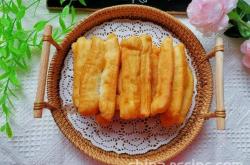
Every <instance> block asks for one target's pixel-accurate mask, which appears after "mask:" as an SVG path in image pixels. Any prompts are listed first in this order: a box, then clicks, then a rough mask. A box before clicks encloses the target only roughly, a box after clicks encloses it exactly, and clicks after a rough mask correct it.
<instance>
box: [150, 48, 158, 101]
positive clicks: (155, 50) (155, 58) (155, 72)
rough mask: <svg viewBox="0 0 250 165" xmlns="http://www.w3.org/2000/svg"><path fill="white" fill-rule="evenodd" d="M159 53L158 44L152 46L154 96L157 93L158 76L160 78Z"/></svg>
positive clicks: (152, 85) (152, 88) (152, 86)
mask: <svg viewBox="0 0 250 165" xmlns="http://www.w3.org/2000/svg"><path fill="white" fill-rule="evenodd" d="M159 53H160V48H158V47H157V46H155V45H153V47H152V54H151V56H150V62H151V91H152V97H154V96H155V93H156V86H157V78H158V76H157V75H158V60H159Z"/></svg>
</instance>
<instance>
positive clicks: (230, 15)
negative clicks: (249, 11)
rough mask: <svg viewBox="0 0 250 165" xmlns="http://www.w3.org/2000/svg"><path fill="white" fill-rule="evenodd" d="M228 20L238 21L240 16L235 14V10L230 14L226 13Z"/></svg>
mask: <svg viewBox="0 0 250 165" xmlns="http://www.w3.org/2000/svg"><path fill="white" fill-rule="evenodd" d="M228 16H229V19H230V20H233V21H240V20H241V18H240V15H239V14H238V13H237V11H236V10H232V11H231V12H230V13H228Z"/></svg>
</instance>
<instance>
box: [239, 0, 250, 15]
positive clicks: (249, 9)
mask: <svg viewBox="0 0 250 165" xmlns="http://www.w3.org/2000/svg"><path fill="white" fill-rule="evenodd" d="M237 8H240V9H241V10H242V12H243V13H244V14H250V5H249V4H248V3H246V2H245V1H244V0H239V1H238V4H237Z"/></svg>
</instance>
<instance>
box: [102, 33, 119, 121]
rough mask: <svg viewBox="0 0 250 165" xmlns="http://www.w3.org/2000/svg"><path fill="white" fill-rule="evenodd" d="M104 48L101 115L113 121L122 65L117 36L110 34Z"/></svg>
mask: <svg viewBox="0 0 250 165" xmlns="http://www.w3.org/2000/svg"><path fill="white" fill-rule="evenodd" d="M104 46H105V54H104V59H105V67H104V70H103V72H102V75H101V85H100V100H99V110H100V114H99V115H100V117H102V118H104V119H105V120H107V121H111V120H112V118H113V116H114V113H115V105H116V89H117V79H118V74H119V64H120V46H119V42H118V38H117V37H116V35H115V34H110V35H109V36H108V39H107V40H106V41H105V44H104ZM100 117H99V118H100ZM105 120H103V121H105Z"/></svg>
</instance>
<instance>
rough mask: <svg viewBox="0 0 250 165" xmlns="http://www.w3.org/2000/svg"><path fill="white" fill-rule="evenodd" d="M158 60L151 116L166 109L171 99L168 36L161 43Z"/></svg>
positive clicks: (171, 63) (171, 56) (171, 57)
mask: <svg viewBox="0 0 250 165" xmlns="http://www.w3.org/2000/svg"><path fill="white" fill-rule="evenodd" d="M160 49H161V51H160V54H159V62H158V80H157V86H156V94H155V96H154V97H153V101H152V103H151V116H154V115H156V114H158V113H163V112H165V111H166V110H167V108H168V107H169V105H170V101H171V90H172V82H173V73H174V52H173V39H172V38H171V37H168V38H166V39H164V40H163V42H162V44H161V48H160Z"/></svg>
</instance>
